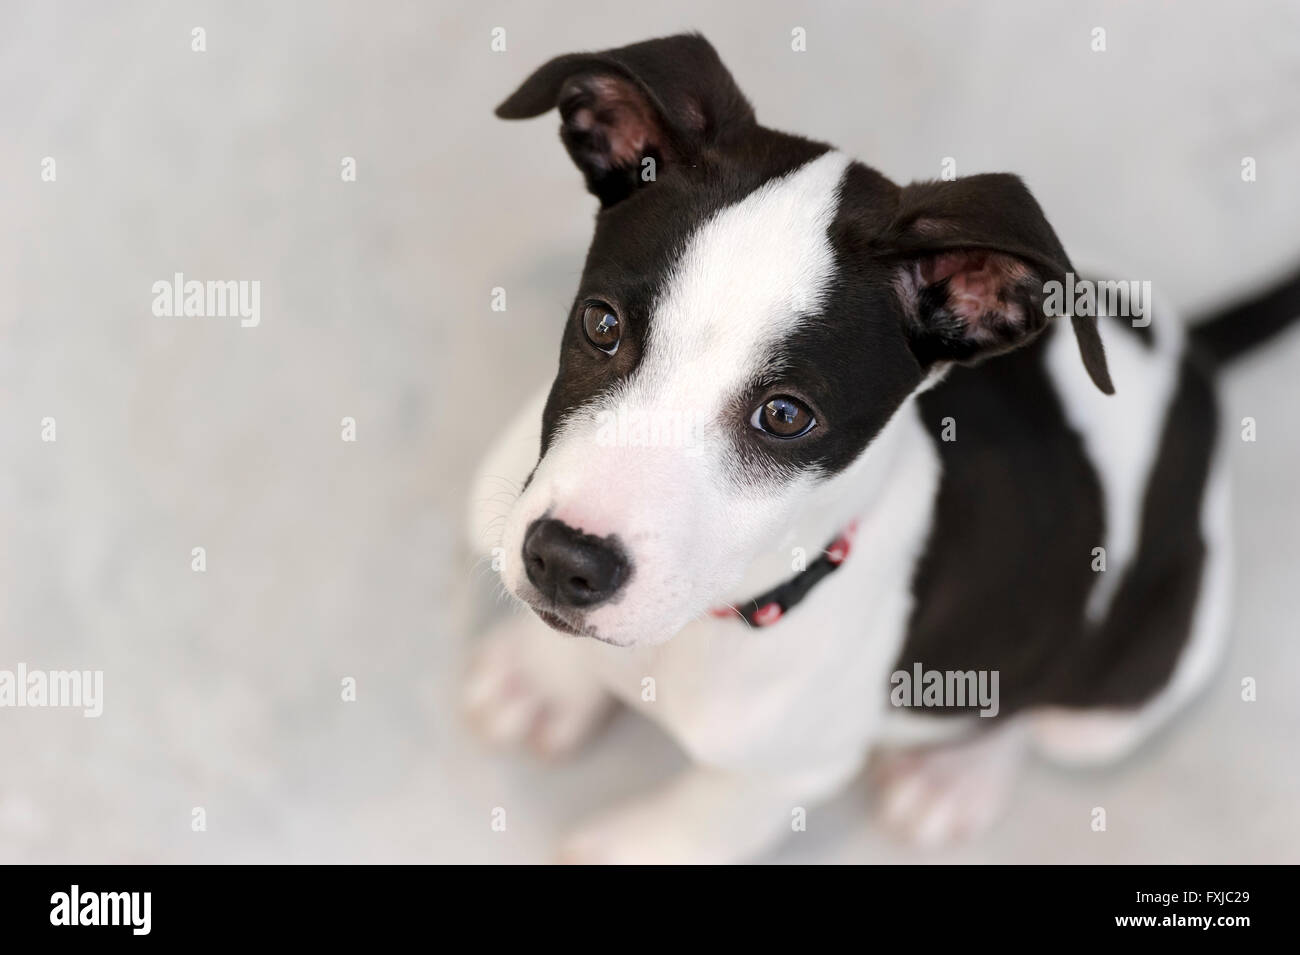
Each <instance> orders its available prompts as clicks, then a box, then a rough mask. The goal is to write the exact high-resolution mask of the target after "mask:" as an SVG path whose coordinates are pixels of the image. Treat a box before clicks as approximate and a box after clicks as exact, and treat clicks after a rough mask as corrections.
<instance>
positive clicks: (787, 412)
mask: <svg viewBox="0 0 1300 955" xmlns="http://www.w3.org/2000/svg"><path fill="white" fill-rule="evenodd" d="M749 423H750V424H752V425H753V426H754V427H755V428H758V429H759V430H760V431H766V432H767V433H768V434H770V435H773V436H775V437H778V438H798V437H800V436H802V435H805V434H807V433H808V432H809V431H811V430H812V429H813V428H814V427H816V425H817V419H816V418H814V417H813V415H812V412H811V411H809V410H808V409H807V408H806V407H805V406H804V405H803V404H801V403H800V402H798V401H796V400H795V399H794V398H791V397H790V396H788V395H777V396H776V397H775V398H769V399H767V401H765V402H763V403H762V404H761V405H759V406H758V407H757V408H755V409H754V414H753V416H752V417H751V418H750V419H749Z"/></svg>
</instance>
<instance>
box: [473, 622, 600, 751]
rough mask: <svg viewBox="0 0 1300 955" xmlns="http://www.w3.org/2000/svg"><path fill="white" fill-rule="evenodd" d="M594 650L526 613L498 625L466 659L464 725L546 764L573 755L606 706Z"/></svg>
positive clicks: (585, 643)
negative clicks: (522, 747) (524, 747)
mask: <svg viewBox="0 0 1300 955" xmlns="http://www.w3.org/2000/svg"><path fill="white" fill-rule="evenodd" d="M594 649H595V645H593V644H592V643H591V641H586V640H575V639H572V638H568V637H563V636H560V635H559V634H557V633H554V632H553V631H551V630H550V629H549V628H548V627H547V626H546V624H544V623H542V622H541V621H540V620H538V619H537V618H536V617H535V616H533V615H532V614H531V613H519V614H516V615H515V616H513V617H510V618H509V619H507V620H505V621H503V622H501V623H500V624H498V625H497V626H496V627H495V628H494V629H493V630H491V631H490V632H489V633H487V634H486V635H485V636H484V637H483V638H482V640H481V642H480V643H479V644H478V646H477V647H476V648H475V650H474V653H473V658H472V660H471V663H470V670H469V676H468V679H467V681H466V685H465V697H464V705H465V709H466V711H467V712H468V715H469V718H470V721H471V722H472V723H473V724H474V725H475V726H476V727H477V729H478V730H479V732H480V734H481V735H482V736H483V737H485V738H486V739H487V740H488V741H489V742H491V743H494V744H497V745H512V744H516V743H527V744H529V745H531V746H532V748H533V749H535V750H537V751H538V752H540V753H542V754H543V755H548V756H549V755H559V754H562V753H565V752H568V751H569V750H572V749H574V748H575V747H577V746H578V745H579V744H580V743H582V742H583V741H584V740H585V739H586V738H587V737H588V736H590V735H591V733H592V732H593V731H594V730H595V729H596V728H597V727H598V726H600V725H601V724H602V723H603V722H604V719H605V716H606V715H607V714H608V713H609V711H610V710H611V709H612V708H613V706H614V698H613V697H612V696H610V695H609V693H608V692H607V691H606V690H605V687H604V684H603V683H602V682H601V680H600V678H599V676H598V675H597V674H596V673H595V672H594V671H593V669H592V667H591V665H590V664H591V661H590V654H591V653H592V652H593V650H594Z"/></svg>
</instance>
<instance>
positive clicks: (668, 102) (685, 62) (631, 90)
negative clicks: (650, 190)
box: [496, 33, 755, 206]
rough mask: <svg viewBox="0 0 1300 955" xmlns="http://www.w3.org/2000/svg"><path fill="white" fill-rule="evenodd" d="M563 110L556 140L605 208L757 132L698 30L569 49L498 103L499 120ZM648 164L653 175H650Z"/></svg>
mask: <svg viewBox="0 0 1300 955" xmlns="http://www.w3.org/2000/svg"><path fill="white" fill-rule="evenodd" d="M557 107H558V108H559V111H560V121H561V126H560V139H561V140H563V142H564V146H565V148H566V149H567V150H568V151H569V155H570V156H571V157H573V161H574V163H575V164H576V165H577V167H578V168H579V169H580V170H582V174H583V176H584V178H585V179H586V180H587V188H588V189H590V190H591V192H592V193H593V194H594V195H596V196H597V197H598V198H599V199H600V203H601V205H602V206H611V205H613V204H614V203H616V202H619V201H620V200H622V199H624V198H626V197H627V196H629V195H630V194H631V193H632V192H633V191H635V190H636V189H638V188H641V187H642V186H644V185H646V184H647V183H648V182H650V181H653V180H654V179H655V178H657V177H658V176H659V175H660V174H661V173H662V172H663V171H665V170H666V169H668V168H671V167H673V166H690V165H694V164H695V162H696V160H697V158H698V157H699V155H700V153H701V151H703V150H704V149H706V148H708V147H710V146H716V145H719V144H721V143H725V142H726V141H727V140H728V139H730V138H732V137H736V136H739V135H742V134H743V133H744V132H745V131H746V130H748V129H751V128H752V127H753V126H754V123H755V120H754V110H753V108H752V107H751V106H750V105H749V102H748V101H747V100H746V99H745V97H744V96H743V95H742V94H741V92H740V90H739V88H738V87H737V86H736V84H735V81H733V80H732V78H731V74H730V73H728V72H727V68H726V67H725V66H723V65H722V61H721V60H720V59H718V54H717V53H716V52H715V51H714V49H713V47H712V46H710V45H709V41H708V40H706V39H704V37H702V36H700V35H699V34H695V33H690V34H681V35H679V36H670V37H663V38H662V39H658V40H647V41H645V42H644V43H634V44H632V45H631V46H624V47H619V48H618V49H615V50H605V51H603V52H600V53H570V54H567V55H565V56H557V57H556V58H555V59H553V60H551V61H550V62H549V63H546V64H544V65H542V66H541V67H539V68H538V69H537V71H536V72H535V73H533V75H532V76H530V77H528V79H526V80H524V82H523V85H522V86H520V87H519V89H517V90H515V92H514V93H512V94H511V95H510V97H509V98H508V99H507V100H506V101H505V102H504V103H502V104H501V105H500V106H498V107H497V110H496V113H497V115H498V116H500V117H501V118H502V119H528V118H531V117H533V116H540V115H542V114H543V113H545V112H548V111H549V110H551V109H555V108H557ZM648 159H649V160H653V161H654V166H655V175H654V177H647V175H646V160H648Z"/></svg>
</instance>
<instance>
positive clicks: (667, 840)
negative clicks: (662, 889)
mask: <svg viewBox="0 0 1300 955" xmlns="http://www.w3.org/2000/svg"><path fill="white" fill-rule="evenodd" d="M857 768H858V760H851V761H847V762H846V763H844V764H843V765H841V766H837V767H833V768H829V769H826V770H821V771H812V772H800V773H797V774H791V775H767V774H750V773H738V772H732V771H726V770H718V769H712V768H709V767H704V766H697V767H694V768H692V769H689V770H687V771H686V772H684V773H683V774H682V775H680V776H678V777H677V778H676V779H674V780H672V781H671V782H670V783H668V784H667V785H666V786H665V787H663V788H662V789H660V790H657V791H655V792H653V793H651V794H649V795H648V796H643V797H641V798H639V799H636V800H634V801H632V802H629V803H625V804H623V805H621V806H617V807H615V808H614V809H612V810H609V811H607V812H606V813H604V814H603V815H601V816H598V817H597V818H595V819H593V820H592V821H591V822H590V823H588V824H587V825H585V826H583V827H582V828H580V829H579V830H578V831H576V832H574V833H573V834H572V835H570V836H569V838H568V839H566V840H565V841H564V843H563V845H562V847H561V850H560V859H561V861H563V862H569V863H576V864H679V863H685V864H710V863H713V864H716V863H729V862H739V861H743V860H746V859H749V858H751V857H753V856H755V855H757V854H758V853H760V852H762V851H763V850H765V849H767V848H769V847H771V846H773V845H775V844H776V843H777V842H778V841H779V840H780V839H781V838H782V837H783V836H784V835H786V834H787V833H790V832H791V831H797V830H799V829H800V828H801V824H802V821H803V818H804V815H805V813H806V811H807V810H808V808H809V807H811V806H812V805H813V804H815V803H817V802H820V801H822V800H823V799H826V798H828V797H830V796H832V795H834V794H835V793H836V792H837V791H838V790H839V789H840V787H841V786H843V785H844V783H845V782H846V781H847V780H848V779H849V778H850V777H851V776H852V775H853V774H854V772H856V770H857Z"/></svg>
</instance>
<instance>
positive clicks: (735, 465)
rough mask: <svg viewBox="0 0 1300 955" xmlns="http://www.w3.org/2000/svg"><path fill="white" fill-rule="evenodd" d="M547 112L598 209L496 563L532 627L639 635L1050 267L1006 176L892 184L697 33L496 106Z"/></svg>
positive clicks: (623, 54)
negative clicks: (770, 100) (777, 126)
mask: <svg viewBox="0 0 1300 955" xmlns="http://www.w3.org/2000/svg"><path fill="white" fill-rule="evenodd" d="M557 107H558V109H559V112H560V117H561V128H560V138H561V140H562V141H563V142H564V145H565V147H566V148H567V149H568V152H569V155H570V156H571V157H572V158H573V161H574V162H575V163H576V164H577V166H578V168H579V169H580V170H581V171H582V174H583V176H584V178H585V179H586V182H587V186H588V188H589V189H590V191H591V192H592V193H594V194H595V195H596V197H597V198H598V199H599V200H600V205H601V208H600V212H599V214H598V215H597V217H596V231H595V236H594V238H593V240H592V243H591V248H590V250H589V252H588V255H587V262H586V266H585V268H584V270H583V274H582V280H581V283H580V285H579V288H578V291H577V295H576V296H575V298H574V301H573V306H572V308H571V310H570V315H569V320H568V322H567V324H566V326H565V330H564V336H563V340H562V344H561V351H560V367H559V373H558V374H557V376H556V378H555V383H554V385H553V387H552V389H551V392H550V397H549V399H548V401H547V404H546V409H545V412H544V415H543V421H542V444H541V454H540V459H539V461H538V463H537V466H536V468H535V469H534V471H533V473H532V475H531V476H530V478H529V481H528V483H527V485H526V488H525V490H524V493H523V494H522V495H521V496H520V498H519V499H518V501H517V502H516V503H515V505H514V507H513V509H512V511H511V514H510V515H509V517H508V519H507V523H506V529H505V533H504V538H503V542H502V546H503V551H504V557H503V561H504V566H503V577H504V580H505V583H506V585H507V587H508V588H509V589H510V590H511V591H513V592H514V593H515V594H516V595H517V596H519V597H520V598H522V599H523V600H525V601H526V602H527V603H528V604H530V605H531V606H532V607H533V608H534V609H535V610H536V611H537V612H538V614H539V615H540V616H542V618H543V619H545V620H546V621H547V622H548V623H550V624H551V625H552V626H554V627H555V628H556V629H559V630H562V631H565V632H570V633H582V634H585V635H589V636H594V637H597V638H598V639H601V640H605V641H607V642H610V643H615V644H619V645H632V644H643V645H644V644H653V643H657V642H661V641H663V640H666V639H668V638H669V637H671V636H672V635H673V634H674V633H676V632H677V630H679V629H680V628H681V627H682V626H683V625H685V624H686V623H688V622H689V621H690V620H692V619H693V618H695V617H697V616H699V615H700V614H701V613H703V612H704V611H706V610H707V609H709V608H710V607H713V606H716V605H717V604H719V603H720V602H722V601H724V600H725V599H727V597H729V596H731V594H730V591H731V589H733V588H734V587H736V585H737V583H738V581H739V579H740V575H741V573H742V571H743V570H744V569H745V567H746V566H747V565H748V564H749V563H750V562H751V560H752V558H753V557H754V555H755V553H756V552H757V550H758V548H760V547H761V546H763V545H764V544H765V543H766V542H768V541H770V540H771V538H772V537H773V535H775V534H779V533H780V532H781V531H782V530H783V527H784V525H785V524H786V523H787V521H788V520H789V519H790V517H791V515H792V514H794V513H795V512H796V511H797V510H798V509H799V508H800V506H801V503H802V502H804V501H805V500H806V499H807V498H808V496H809V495H811V494H814V493H816V492H817V491H818V489H819V488H823V487H824V486H825V485H827V484H828V482H831V481H833V480H834V479H835V478H836V476H837V475H840V474H842V473H843V472H845V471H846V470H848V469H851V468H852V467H854V465H855V462H858V461H859V460H860V459H863V458H864V457H865V456H866V455H865V454H864V452H866V451H867V449H868V447H869V446H870V445H871V443H872V440H873V438H875V437H876V436H877V434H879V432H880V431H881V429H882V428H883V427H884V426H885V424H886V423H887V422H888V421H889V419H890V417H891V416H892V415H893V414H894V412H895V411H896V410H897V409H898V408H899V406H900V405H901V404H902V403H903V402H904V401H906V400H907V399H908V397H909V396H910V395H912V394H913V393H914V392H916V391H917V390H918V388H920V387H921V385H922V383H923V382H924V381H926V379H927V378H928V377H929V376H930V375H932V374H933V373H936V372H938V371H940V370H941V369H942V368H944V367H945V366H947V365H948V364H950V363H952V362H962V363H971V362H977V361H980V360H982V359H984V358H986V357H988V356H990V355H994V354H998V353H1000V352H1004V351H1007V350H1009V349H1012V348H1016V347H1018V346H1020V345H1022V344H1024V343H1025V342H1028V341H1029V340H1031V339H1032V338H1034V337H1035V336H1036V335H1037V334H1038V333H1040V332H1041V331H1042V330H1043V328H1044V327H1046V325H1047V323H1048V317H1047V315H1046V313H1045V311H1044V309H1043V306H1042V303H1043V299H1044V289H1043V286H1044V283H1045V282H1047V281H1050V280H1054V279H1056V280H1059V279H1061V278H1062V277H1063V276H1064V274H1065V273H1066V272H1067V271H1069V270H1070V264H1069V261H1068V259H1067V258H1066V255H1065V252H1064V250H1063V249H1062V248H1061V244H1060V242H1059V241H1058V240H1057V238H1056V235H1055V233H1054V232H1053V231H1052V228H1051V226H1050V225H1048V223H1047V220H1046V219H1045V218H1044V217H1043V213H1042V210H1040V209H1039V207H1038V204H1037V203H1036V202H1035V201H1034V199H1033V197H1032V196H1031V195H1030V194H1029V191H1028V190H1027V189H1026V188H1025V186H1024V184H1023V183H1021V181H1020V180H1019V179H1017V178H1016V177H1014V176H1009V175H981V176H973V177H970V178H967V179H961V180H955V181H951V182H929V183H920V184H915V185H910V186H905V187H899V186H896V185H894V184H893V183H891V182H890V181H889V180H887V179H885V178H884V177H883V176H881V175H880V174H879V173H877V172H875V171H873V170H871V169H869V168H867V167H866V166H863V165H861V164H859V163H856V162H852V161H851V160H849V159H848V158H847V157H845V156H844V155H843V154H841V153H838V152H836V151H833V150H831V149H830V148H829V147H827V146H826V145H824V144H821V143H816V142H811V141H809V140H806V139H802V138H800V137H797V136H790V135H786V134H783V133H779V132H775V131H773V130H770V129H766V128H764V127H762V126H760V125H758V123H757V122H756V120H755V118H754V112H753V109H752V108H751V107H750V105H749V103H748V102H747V101H746V99H745V97H744V96H743V95H742V94H741V92H740V90H739V89H737V87H736V85H735V83H734V82H733V80H732V78H731V75H730V74H729V73H728V72H727V70H726V68H725V67H724V66H723V65H722V63H721V61H720V60H719V59H718V56H717V54H716V53H715V52H714V50H713V48H712V47H711V46H710V45H709V44H708V42H707V41H705V40H704V39H703V38H702V37H699V36H676V37H669V38H666V39H661V40H652V41H649V42H646V43H638V44H635V45H633V46H628V47H623V48H621V49H617V50H611V51H608V52H604V53H593V54H572V55H568V56H561V57H558V58H556V59H554V60H552V61H551V62H549V63H547V64H546V65H544V66H542V67H541V68H540V69H539V70H537V72H535V73H534V74H533V75H532V76H531V77H529V78H528V79H527V80H526V81H525V82H524V84H523V85H522V86H521V87H520V88H519V89H518V90H517V91H516V92H515V93H514V95H512V96H511V97H510V98H509V99H507V100H506V101H505V102H504V103H503V104H502V105H501V106H500V107H499V108H498V110H497V114H498V115H499V116H501V117H504V118H509V119H520V118H526V117H532V116H537V115H540V114H542V113H545V112H547V111H549V110H551V109H552V108H557ZM1074 325H1075V331H1076V334H1077V335H1078V337H1079V343H1080V348H1081V351H1082V355H1083V359H1084V364H1085V365H1086V367H1087V369H1088V371H1089V372H1090V374H1091V375H1092V377H1093V380H1094V381H1095V382H1096V383H1097V385H1098V386H1099V387H1100V388H1102V390H1104V391H1107V392H1109V391H1110V390H1111V389H1110V381H1109V378H1108V375H1107V372H1106V366H1105V361H1104V357H1103V355H1102V350H1101V342H1100V339H1099V338H1098V336H1097V331H1096V326H1095V323H1094V322H1092V321H1089V320H1087V319H1078V318H1076V319H1075V320H1074ZM819 543H820V542H819Z"/></svg>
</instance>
